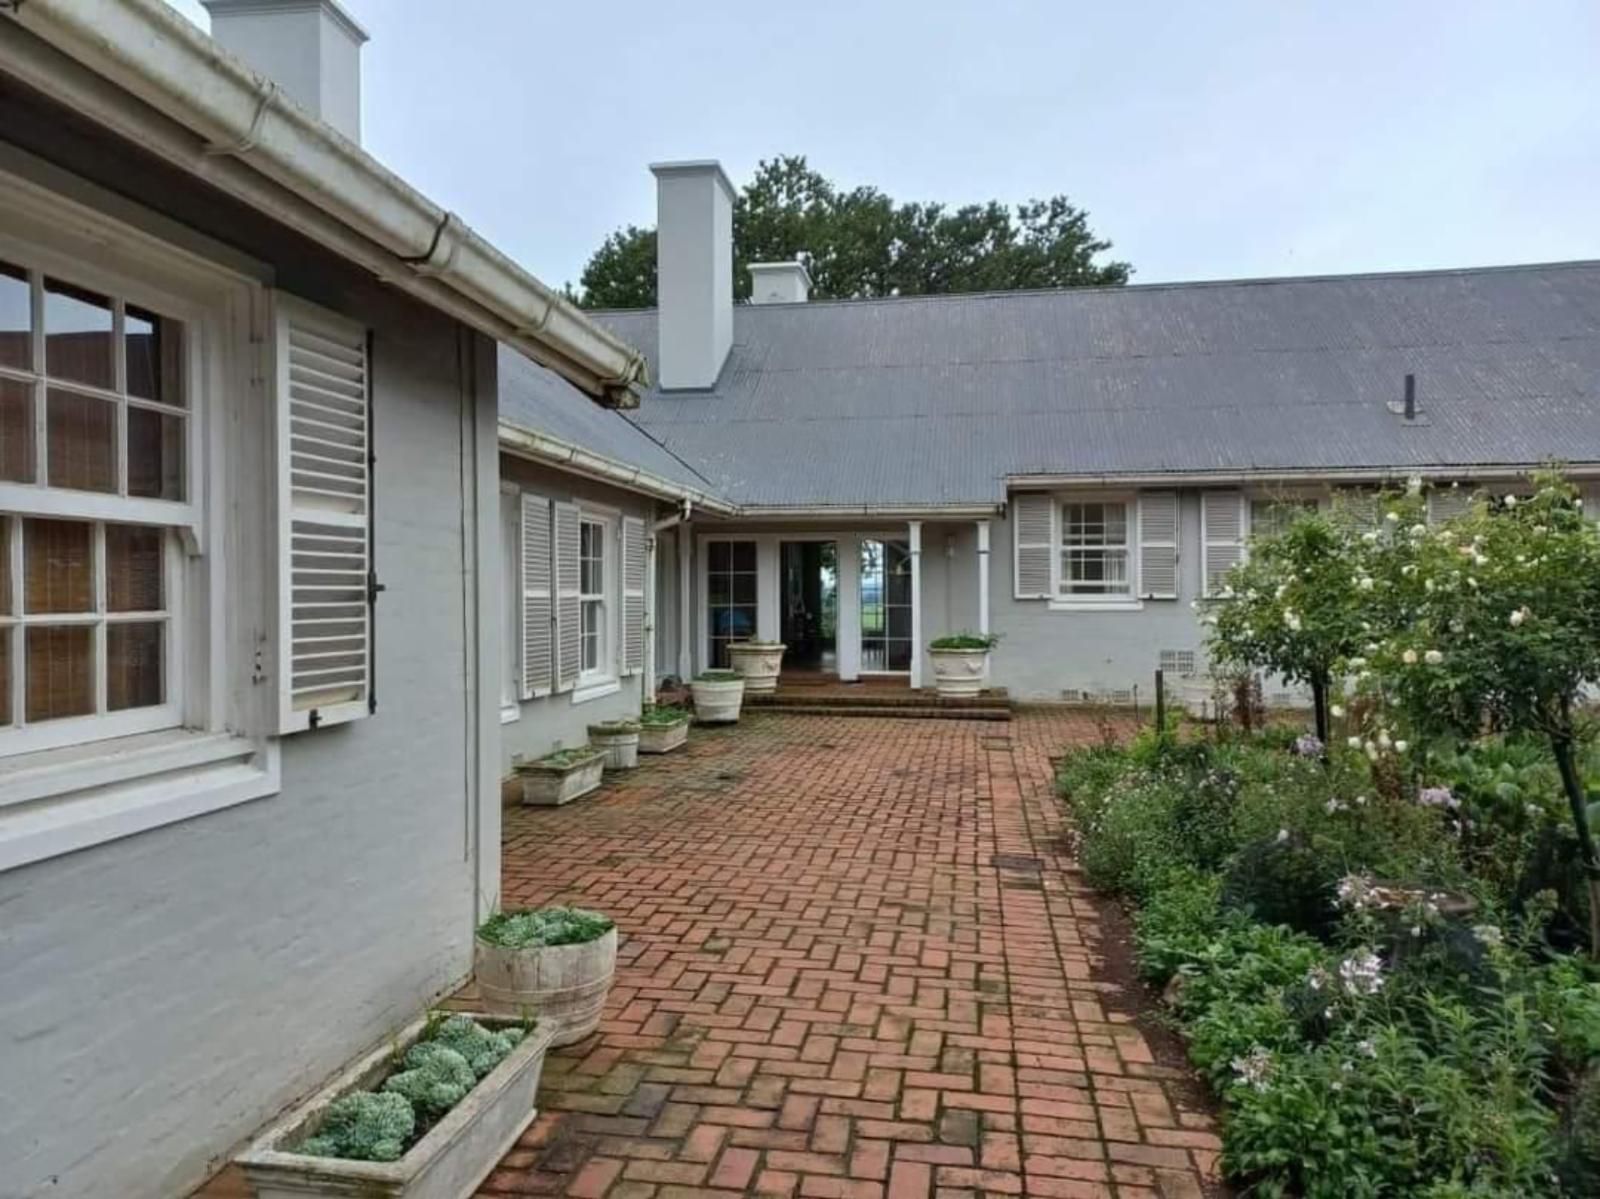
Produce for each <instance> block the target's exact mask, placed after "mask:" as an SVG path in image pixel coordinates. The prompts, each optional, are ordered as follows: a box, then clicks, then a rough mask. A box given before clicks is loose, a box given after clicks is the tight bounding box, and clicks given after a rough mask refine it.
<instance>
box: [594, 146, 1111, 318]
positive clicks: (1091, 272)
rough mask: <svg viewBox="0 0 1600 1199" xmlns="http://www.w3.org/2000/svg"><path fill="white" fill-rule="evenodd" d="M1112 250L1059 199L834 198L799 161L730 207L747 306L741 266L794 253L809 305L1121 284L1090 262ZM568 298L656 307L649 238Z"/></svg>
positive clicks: (766, 174)
mask: <svg viewBox="0 0 1600 1199" xmlns="http://www.w3.org/2000/svg"><path fill="white" fill-rule="evenodd" d="M1110 248H1111V243H1110V242H1109V241H1105V240H1103V239H1101V238H1097V237H1096V236H1095V235H1094V232H1093V231H1092V230H1091V229H1090V228H1089V218H1088V215H1087V214H1086V213H1084V212H1083V211H1082V210H1081V209H1079V208H1076V207H1074V206H1073V205H1072V204H1071V203H1070V202H1069V201H1068V200H1067V197H1066V196H1061V195H1057V196H1052V197H1050V198H1049V199H1048V200H1032V201H1029V202H1028V203H1026V204H1019V205H1018V206H1017V207H1016V208H1015V210H1013V209H1011V208H1009V207H1007V206H1006V205H1004V204H1000V203H998V202H995V201H990V202H989V203H987V204H971V205H965V206H962V207H958V208H951V207H949V206H947V205H944V204H922V203H906V204H900V203H896V202H895V201H894V200H893V199H891V198H890V197H889V196H886V195H885V194H884V193H883V192H881V191H879V190H878V189H877V188H874V187H857V188H854V189H851V190H841V189H840V188H838V187H836V186H835V185H834V184H833V183H832V182H831V181H829V180H828V179H826V178H824V177H823V176H822V175H821V174H820V173H819V172H817V171H815V170H813V169H812V168H811V167H810V165H808V164H807V162H806V160H805V158H804V157H801V156H798V155H785V156H782V157H779V158H774V159H772V160H770V161H763V162H762V163H761V164H760V165H759V166H758V167H757V169H756V174H755V178H753V179H752V180H751V181H750V182H749V183H748V184H747V185H746V186H745V188H744V189H743V191H741V192H740V193H739V195H738V196H737V198H736V200H735V203H734V213H733V258H734V263H733V271H734V276H733V281H734V295H735V296H736V297H738V298H739V299H747V298H748V297H749V295H750V276H749V272H748V270H747V269H746V268H747V267H748V266H749V264H750V263H752V262H785V261H792V260H793V259H794V258H796V257H797V256H799V255H804V256H805V262H806V267H807V269H808V270H809V271H810V274H811V281H812V295H813V296H815V297H817V298H818V299H862V298H870V297H873V296H896V295H902V296H914V295H935V294H945V293H951V292H972V291H1013V290H1017V289H1019V288H1050V287H1087V286H1098V285H1107V284H1118V283H1126V282H1127V281H1128V276H1129V274H1130V273H1131V268H1130V267H1129V266H1128V264H1127V263H1125V262H1098V261H1096V259H1097V258H1098V257H1099V256H1100V255H1102V254H1104V253H1105V252H1106V251H1107V250H1109V249H1110ZM568 294H569V295H575V297H576V299H577V301H578V303H580V304H581V305H583V306H584V307H585V308H650V307H654V305H655V303H656V234H655V230H654V229H645V228H640V227H639V226H636V225H630V226H628V227H627V228H625V229H619V230H617V231H616V232H614V233H612V234H611V235H610V236H609V237H607V238H606V239H605V241H604V242H603V243H601V246H600V248H599V249H598V250H596V251H595V252H594V254H593V256H592V257H590V259H589V261H588V263H587V264H586V265H585V266H584V268H583V274H582V275H581V277H580V279H579V287H578V289H577V290H576V292H574V291H573V289H571V288H570V287H569V288H568Z"/></svg>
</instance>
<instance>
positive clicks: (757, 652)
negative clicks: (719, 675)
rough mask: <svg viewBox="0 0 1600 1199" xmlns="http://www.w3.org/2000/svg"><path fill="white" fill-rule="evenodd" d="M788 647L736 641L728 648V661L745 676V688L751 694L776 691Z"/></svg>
mask: <svg viewBox="0 0 1600 1199" xmlns="http://www.w3.org/2000/svg"><path fill="white" fill-rule="evenodd" d="M788 648H789V647H788V646H786V645H762V644H760V643H758V642H754V641H735V642H733V643H732V644H730V645H729V646H728V659H729V660H730V661H731V662H732V663H733V668H734V669H735V670H737V671H738V672H739V673H740V674H742V675H743V676H744V688H745V690H746V691H749V692H751V693H758V692H767V691H776V690H777V689H778V672H779V671H780V670H782V669H783V651H784V650H786V649H788Z"/></svg>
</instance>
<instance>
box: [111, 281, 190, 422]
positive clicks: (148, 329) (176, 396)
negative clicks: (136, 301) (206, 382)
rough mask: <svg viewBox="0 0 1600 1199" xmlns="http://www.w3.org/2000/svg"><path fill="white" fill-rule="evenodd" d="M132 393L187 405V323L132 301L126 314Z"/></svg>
mask: <svg viewBox="0 0 1600 1199" xmlns="http://www.w3.org/2000/svg"><path fill="white" fill-rule="evenodd" d="M122 332H123V342H124V344H125V346H126V350H125V353H126V354H127V356H128V394H129V395H131V396H138V397H139V398H140V399H145V400H160V401H161V402H162V403H163V404H172V405H175V406H178V407H181V406H182V405H183V326H182V325H180V324H179V323H178V322H177V321H175V320H171V319H170V318H168V317H164V316H158V315H157V314H155V313H154V312H146V311H145V310H144V309H143V308H135V307H134V306H133V305H132V304H129V305H128V306H127V308H126V309H124V311H123V317H122Z"/></svg>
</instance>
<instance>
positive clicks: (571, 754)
mask: <svg viewBox="0 0 1600 1199" xmlns="http://www.w3.org/2000/svg"><path fill="white" fill-rule="evenodd" d="M600 752H601V751H600V750H598V749H592V748H590V747H589V746H587V745H580V746H578V747H577V748H576V749H558V750H555V751H554V752H552V753H547V754H545V756H544V757H542V758H540V759H539V765H541V766H552V767H554V768H555V769H557V770H565V769H566V768H567V767H568V766H576V765H578V764H579V763H582V762H591V761H593V760H594V759H595V758H597V757H599V756H600Z"/></svg>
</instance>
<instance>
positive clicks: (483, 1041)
mask: <svg viewBox="0 0 1600 1199" xmlns="http://www.w3.org/2000/svg"><path fill="white" fill-rule="evenodd" d="M523 1033H524V1030H523V1029H521V1028H515V1027H513V1028H502V1029H498V1030H495V1031H492V1032H491V1031H490V1030H489V1029H487V1028H485V1027H483V1025H481V1024H479V1023H478V1022H477V1021H476V1020H474V1019H472V1017H471V1016H461V1015H456V1016H451V1017H450V1018H449V1019H447V1020H445V1022H444V1023H443V1024H441V1025H440V1026H439V1029H438V1031H437V1032H435V1033H434V1034H433V1036H432V1038H431V1043H432V1044H434V1045H440V1046H443V1047H444V1048H446V1049H450V1050H453V1051H454V1052H456V1053H458V1054H460V1055H461V1057H462V1059H463V1060H464V1061H465V1062H466V1063H467V1065H468V1066H470V1067H471V1068H472V1073H473V1076H474V1077H476V1078H482V1077H484V1075H486V1074H488V1073H489V1071H491V1070H493V1069H494V1068H495V1067H496V1066H498V1065H499V1064H500V1063H501V1062H503V1061H505V1059H506V1056H507V1055H508V1054H509V1053H510V1052H511V1051H512V1050H513V1049H515V1048H516V1047H517V1044H518V1042H520V1041H521V1040H522V1037H523Z"/></svg>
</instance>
